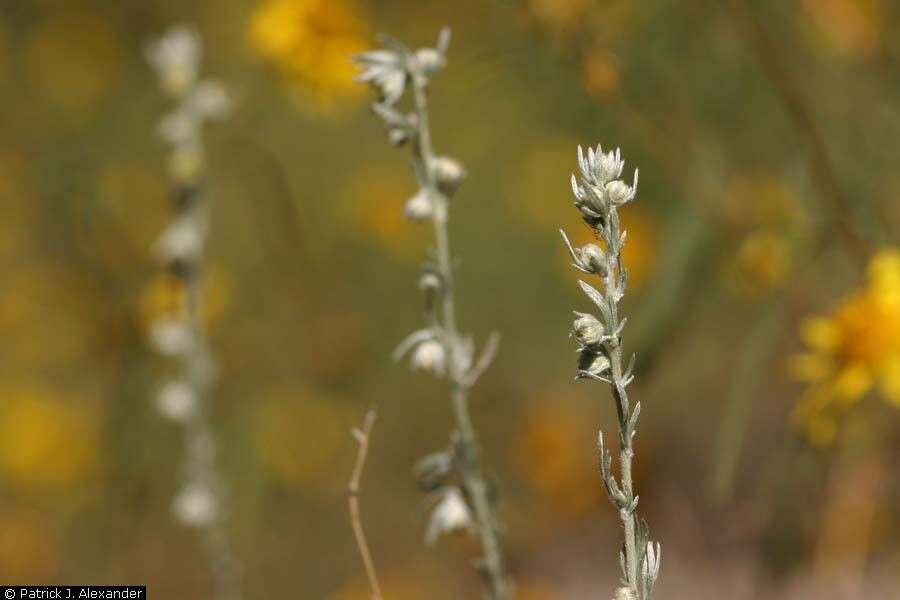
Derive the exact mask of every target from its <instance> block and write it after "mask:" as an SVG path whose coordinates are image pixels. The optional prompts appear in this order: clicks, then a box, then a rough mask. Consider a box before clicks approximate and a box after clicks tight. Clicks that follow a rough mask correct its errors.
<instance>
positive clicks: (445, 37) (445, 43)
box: [435, 27, 450, 56]
mask: <svg viewBox="0 0 900 600" xmlns="http://www.w3.org/2000/svg"><path fill="white" fill-rule="evenodd" d="M435 49H436V50H437V51H438V52H440V54H441V56H446V55H447V50H449V49H450V28H449V27H444V28H443V29H441V32H440V33H439V34H438V40H437V45H435Z"/></svg>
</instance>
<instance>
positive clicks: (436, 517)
mask: <svg viewBox="0 0 900 600" xmlns="http://www.w3.org/2000/svg"><path fill="white" fill-rule="evenodd" d="M472 527H473V520H472V512H471V510H469V505H468V504H467V503H466V500H465V498H463V495H462V493H461V492H460V491H459V488H456V487H450V488H445V489H444V490H443V491H442V492H441V499H440V501H439V502H438V504H437V506H436V507H435V508H434V512H432V513H431V519H430V520H429V521H428V530H427V531H426V533H425V543H426V544H428V545H429V546H430V545H431V544H433V543H434V542H435V541H436V540H437V538H438V536H440V535H442V534H444V533H453V532H455V531H461V530H463V529H471V528H472Z"/></svg>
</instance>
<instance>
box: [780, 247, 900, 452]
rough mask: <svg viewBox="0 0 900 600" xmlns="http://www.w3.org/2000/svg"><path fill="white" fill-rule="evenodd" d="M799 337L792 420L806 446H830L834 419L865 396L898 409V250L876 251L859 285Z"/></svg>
mask: <svg viewBox="0 0 900 600" xmlns="http://www.w3.org/2000/svg"><path fill="white" fill-rule="evenodd" d="M801 335H802V337H803V339H804V341H805V342H806V345H807V346H808V350H807V352H805V353H803V354H800V355H798V356H795V357H793V358H792V359H791V362H790V364H789V367H790V371H791V373H792V374H793V375H794V377H795V378H797V379H798V380H801V381H804V382H806V383H807V384H808V386H809V387H808V388H807V390H806V392H805V393H804V395H803V397H802V399H801V400H800V402H799V403H798V405H797V407H796V409H795V411H794V420H795V423H796V424H797V425H798V426H799V427H801V428H802V429H803V430H804V431H805V432H806V433H807V435H808V437H809V438H810V440H811V441H813V442H814V443H818V444H823V445H824V444H828V443H830V442H831V441H833V439H834V437H835V435H836V433H837V419H838V417H839V416H840V415H841V414H842V413H843V412H845V411H846V410H847V409H849V408H850V407H852V406H853V405H855V404H857V403H858V402H859V401H860V400H861V399H862V398H863V397H865V396H867V395H868V394H870V393H875V394H876V395H877V396H879V397H881V398H882V399H884V400H885V401H886V402H888V403H889V404H892V405H893V406H896V407H898V408H900V249H897V248H891V249H886V250H882V251H880V252H878V253H877V254H876V255H875V256H874V257H873V258H872V259H871V261H870V263H869V267H868V272H867V280H866V284H865V286H864V287H863V288H862V289H859V290H857V291H855V292H854V293H852V294H851V295H850V296H848V297H847V298H846V299H845V300H844V301H843V302H842V303H841V304H840V305H839V306H838V307H837V308H836V309H835V310H834V311H833V312H832V313H831V314H829V315H827V316H824V317H813V318H809V319H807V320H806V321H804V322H803V323H802V325H801Z"/></svg>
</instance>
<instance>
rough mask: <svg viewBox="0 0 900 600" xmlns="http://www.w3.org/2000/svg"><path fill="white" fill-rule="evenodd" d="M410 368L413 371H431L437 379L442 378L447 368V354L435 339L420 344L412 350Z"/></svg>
mask: <svg viewBox="0 0 900 600" xmlns="http://www.w3.org/2000/svg"><path fill="white" fill-rule="evenodd" d="M410 367H411V368H412V370H413V371H419V370H423V371H431V372H432V373H434V374H435V375H437V376H438V377H443V375H444V371H445V370H446V368H447V353H446V352H445V351H444V346H442V345H441V343H440V342H438V341H437V340H435V339H429V340H425V341H423V342H421V343H420V344H419V345H417V346H416V349H415V350H413V353H412V359H411V360H410Z"/></svg>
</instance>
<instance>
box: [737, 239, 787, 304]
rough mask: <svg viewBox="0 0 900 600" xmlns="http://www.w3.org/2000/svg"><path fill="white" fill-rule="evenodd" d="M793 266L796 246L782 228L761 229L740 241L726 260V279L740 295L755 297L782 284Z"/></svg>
mask: <svg viewBox="0 0 900 600" xmlns="http://www.w3.org/2000/svg"><path fill="white" fill-rule="evenodd" d="M792 268H793V248H792V247H791V244H790V242H789V240H788V239H787V237H786V236H785V235H784V234H782V233H779V232H775V231H768V230H765V229H763V230H759V231H754V232H752V233H750V234H749V235H747V236H746V237H745V238H744V239H742V240H741V241H740V244H739V245H738V248H737V251H736V252H735V253H734V254H733V255H732V256H731V257H730V260H729V262H728V263H727V264H726V271H727V280H728V283H729V285H730V286H731V288H732V289H733V290H734V291H735V292H736V293H737V294H738V295H740V296H744V297H748V298H756V297H759V296H761V295H762V294H764V293H765V292H767V291H769V290H772V289H775V288H777V287H779V286H780V285H781V284H782V283H784V281H785V280H786V279H787V276H788V275H789V274H790V272H791V270H792Z"/></svg>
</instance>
